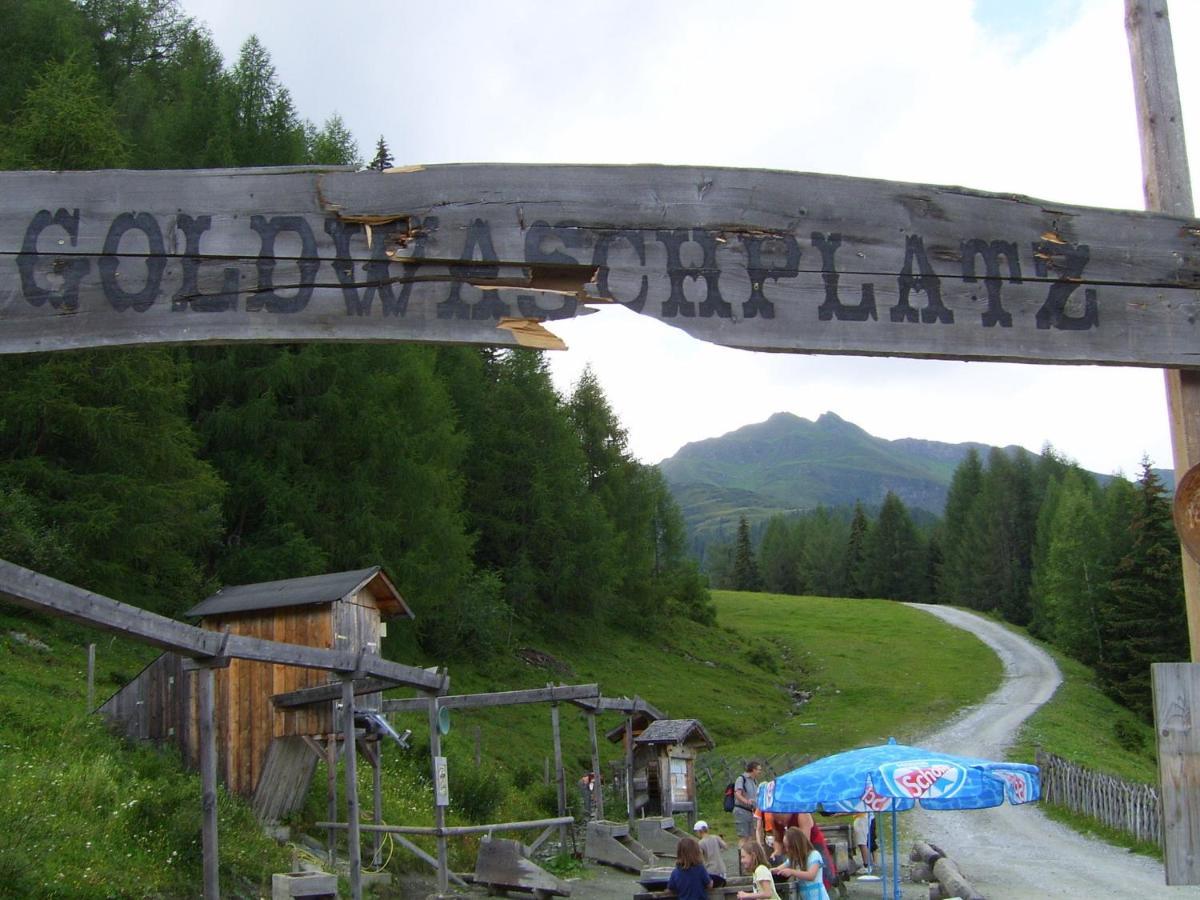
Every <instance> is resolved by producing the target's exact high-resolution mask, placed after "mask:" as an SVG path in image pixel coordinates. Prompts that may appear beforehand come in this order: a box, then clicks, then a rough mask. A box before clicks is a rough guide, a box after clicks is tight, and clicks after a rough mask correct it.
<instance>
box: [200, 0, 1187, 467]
mask: <svg viewBox="0 0 1200 900" xmlns="http://www.w3.org/2000/svg"><path fill="white" fill-rule="evenodd" d="M182 5H183V7H184V9H185V10H187V12H188V13H190V14H191V15H193V16H195V18H196V19H197V20H198V21H200V22H203V23H206V24H207V25H208V27H209V28H210V30H211V32H212V35H213V38H214V40H215V41H216V43H217V45H218V46H219V47H220V48H221V50H222V52H223V53H224V55H225V58H226V61H227V62H228V63H230V64H232V63H233V62H234V61H236V56H237V52H238V49H239V47H240V46H241V44H242V43H243V42H244V41H245V40H246V38H247V37H249V36H250V35H251V34H256V35H258V37H259V38H260V40H262V41H263V43H264V44H265V45H266V47H267V49H268V50H269V51H270V53H271V56H272V59H273V61H274V63H275V66H276V68H277V71H278V74H279V77H280V79H281V80H282V81H283V83H284V84H286V85H287V87H288V88H289V89H290V90H291V92H292V94H293V98H294V100H295V103H296V106H297V108H298V110H299V111H300V113H301V115H303V116H304V117H305V118H308V119H310V120H312V121H314V122H316V123H317V124H321V123H322V122H323V121H324V120H325V119H326V118H327V117H328V116H329V115H330V114H332V113H334V112H337V113H339V114H340V115H341V116H342V117H343V119H344V120H345V121H346V124H347V125H348V126H349V127H350V129H351V130H352V131H353V133H354V134H355V136H356V137H357V138H358V141H359V145H360V149H361V152H362V154H363V156H364V157H365V158H367V159H369V158H370V157H371V155H372V154H373V152H374V146H375V141H376V139H377V138H378V137H379V136H380V135H383V136H384V137H385V138H386V140H387V142H388V145H389V147H390V148H391V150H392V153H393V156H394V158H395V161H396V164H397V165H406V164H421V163H426V164H428V163H446V162H529V163H554V162H559V163H664V164H700V165H707V166H740V167H749V168H773V169H790V170H795V171H808V172H824V173H831V174H839V175H855V176H863V177H871V178H884V179H892V180H897V181H914V182H925V183H931V184H956V185H963V186H966V187H971V188H977V189H981V190H989V191H1001V192H1008V193H1019V194H1026V195H1029V196H1033V197H1039V198H1042V199H1048V200H1055V201H1059V202H1063V203H1074V204H1081V205H1091V206H1107V207H1115V208H1128V209H1141V208H1142V205H1143V199H1142V190H1141V181H1142V176H1141V161H1140V158H1139V153H1138V136H1137V125H1136V120H1135V116H1134V108H1133V91H1132V79H1131V74H1130V63H1129V50H1128V44H1127V40H1126V35H1125V28H1124V11H1123V5H1122V3H1121V2H1120V0H975V2H972V0H914V2H908V3H900V2H892V0H878V2H875V0H857V2H856V0H841V2H839V3H836V4H832V3H816V2H806V0H790V2H750V0H747V2H744V3H737V4H734V3H728V2H725V3H716V2H710V0H682V2H676V0H659V2H654V0H634V2H628V0H612V2H583V0H579V2H571V0H550V2H542V0H491V2H486V0H456V2H453V3H425V4H419V5H418V4H415V3H411V4H409V3H404V2H390V3H383V2H375V0H363V2H358V0H347V2H343V3H338V4H333V3H329V2H318V0H253V2H251V0H182ZM1170 5H1171V17H1172V26H1173V31H1174V39H1175V47H1176V56H1177V64H1178V66H1179V79H1180V83H1181V91H1182V97H1183V108H1184V119H1185V123H1187V124H1188V125H1189V126H1191V129H1190V131H1189V135H1188V136H1189V143H1190V145H1191V146H1192V148H1193V153H1200V150H1197V149H1196V148H1200V131H1198V130H1197V128H1198V127H1200V108H1198V107H1196V106H1194V105H1191V104H1192V103H1194V102H1200V63H1198V62H1196V61H1195V60H1196V59H1197V57H1198V56H1200V54H1198V53H1197V52H1196V51H1197V50H1198V49H1200V3H1197V2H1195V0H1171V4H1170ZM1196 168H1200V163H1194V164H1193V169H1196ZM553 330H554V331H555V332H556V333H557V334H559V335H560V336H561V337H563V338H564V339H565V340H566V342H567V344H568V345H569V346H570V348H571V349H570V350H568V351H567V352H565V353H558V354H552V356H553V361H552V365H553V369H554V373H555V378H556V382H557V384H558V385H559V387H560V389H562V390H563V391H567V390H569V389H570V387H571V385H572V383H573V382H574V380H575V379H576V378H577V377H578V375H579V373H580V372H581V371H582V369H583V367H584V366H585V365H591V366H592V368H593V370H594V371H595V372H596V373H597V375H598V376H599V378H600V380H601V383H602V384H603V385H604V388H605V390H606V392H607V394H608V397H609V399H610V401H611V402H612V404H613V406H614V407H615V408H616V410H617V412H618V414H619V415H620V417H621V419H622V421H623V422H624V424H625V426H626V427H627V429H628V430H629V436H630V443H631V446H632V448H633V450H634V451H635V452H636V453H637V454H638V455H639V456H640V457H641V458H642V459H643V460H645V461H646V462H657V461H659V460H660V459H662V458H664V457H666V456H670V455H671V454H672V453H674V452H675V451H676V450H677V449H679V447H681V446H682V445H683V444H685V443H688V442H689V441H695V440H700V439H703V438H706V437H712V436H715V435H719V434H723V433H725V432H728V431H731V430H733V429H735V428H738V427H740V426H742V425H746V424H749V423H752V422H757V421H761V420H763V419H765V418H766V417H768V416H769V415H771V414H772V413H775V412H780V411H789V412H793V413H795V414H797V415H800V416H804V417H806V418H810V419H812V418H816V417H817V416H819V415H820V414H821V413H823V412H825V411H832V412H835V413H837V414H838V415H839V416H841V417H842V418H844V419H848V420H850V421H852V422H855V423H857V424H858V425H861V426H862V427H863V428H865V429H866V430H868V431H870V432H871V433H872V434H876V435H879V436H881V437H886V438H898V437H921V438H930V439H935V440H943V441H965V440H975V441H983V442H986V443H992V444H1009V443H1016V444H1021V445H1024V446H1026V447H1028V448H1029V449H1031V450H1033V451H1035V452H1036V451H1038V450H1039V449H1040V448H1041V447H1042V446H1043V445H1044V444H1045V443H1047V442H1049V443H1051V444H1053V445H1054V446H1055V447H1056V448H1058V449H1059V450H1060V451H1062V452H1063V453H1065V454H1067V455H1068V456H1070V457H1072V458H1074V459H1076V460H1078V461H1079V462H1080V463H1081V464H1083V465H1084V466H1086V467H1087V468H1090V469H1093V470H1096V471H1101V472H1111V471H1116V470H1122V471H1124V472H1126V473H1127V474H1135V473H1136V471H1137V468H1138V463H1139V460H1140V459H1141V457H1142V456H1143V454H1146V455H1149V457H1150V458H1151V459H1152V460H1153V462H1154V463H1155V464H1156V465H1159V466H1164V467H1169V466H1170V465H1171V452H1170V439H1169V432H1168V425H1167V414H1166V404H1165V399H1164V389H1163V379H1162V374H1161V372H1160V371H1158V370H1153V369H1116V368H1099V367H1076V366H1029V365H1011V364H993V363H953V362H932V361H923V360H922V361H917V360H901V359H868V358H860V357H827V356H800V355H796V356H790V355H778V354H755V353H748V352H744V351H737V350H730V349H725V348H720V347H714V346H710V345H706V344H702V343H700V342H698V341H696V340H694V339H692V338H689V337H687V336H686V335H684V334H683V333H682V332H679V331H677V330H675V329H673V328H670V327H668V326H666V325H662V324H661V323H658V322H656V321H653V320H651V319H648V318H644V317H641V316H637V315H634V314H633V313H629V312H628V311H626V310H624V309H621V308H611V309H604V310H603V311H602V312H601V313H599V314H597V315H592V316H588V317H586V318H585V319H582V320H579V321H574V322H568V323H555V325H554V326H553Z"/></svg>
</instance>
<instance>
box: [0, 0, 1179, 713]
mask: <svg viewBox="0 0 1200 900" xmlns="http://www.w3.org/2000/svg"><path fill="white" fill-rule="evenodd" d="M0 22H3V23H4V27H3V28H0V60H2V63H0V131H2V134H0V168H4V169H54V170H57V169H105V168H128V169H181V168H221V167H244V166H265V165H298V164H328V165H347V164H350V165H360V166H364V165H368V166H371V167H375V168H379V169H384V168H387V167H389V166H390V165H391V164H392V162H393V149H394V144H395V141H396V138H397V136H392V140H393V147H389V143H388V140H387V139H386V136H384V135H378V136H376V135H360V136H355V135H352V134H350V132H349V131H348V129H347V128H346V126H345V124H344V123H343V122H342V120H341V119H340V118H339V117H338V116H337V115H336V113H334V112H332V111H329V113H328V118H326V119H325V121H324V122H323V123H322V124H320V125H318V124H315V123H314V122H311V121H309V120H307V119H305V118H303V117H302V116H301V115H300V114H299V112H298V111H297V109H296V108H295V106H294V104H293V101H292V99H291V97H290V95H289V92H288V89H287V87H286V86H285V85H284V84H282V83H281V81H280V79H279V78H278V76H277V74H276V72H275V70H274V67H273V65H272V62H271V56H270V52H269V50H268V48H266V47H265V46H263V45H262V43H260V42H259V41H258V40H257V39H256V38H254V37H250V38H249V39H248V40H246V42H245V43H244V45H243V46H242V48H241V52H240V55H239V56H238V58H237V59H236V61H234V62H233V63H232V64H227V63H226V62H225V61H224V60H223V59H222V57H221V54H220V53H219V52H218V50H217V49H216V47H215V45H214V43H213V41H212V39H211V37H210V36H209V34H208V33H207V32H206V30H205V27H204V26H203V24H202V23H199V22H197V21H195V20H193V19H191V18H189V17H188V16H187V15H186V14H185V13H184V12H183V11H182V10H181V8H180V7H179V6H178V4H177V3H175V2H172V0H78V2H73V0H0ZM360 140H364V141H366V142H367V143H366V145H367V146H368V147H371V146H373V148H374V152H373V153H371V154H370V155H371V158H370V159H365V158H364V157H363V156H362V155H361V154H360V144H359V141H360ZM0 381H2V383H3V389H0V558H3V559H7V560H10V561H12V562H15V563H18V564H21V565H24V566H28V567H30V568H34V569H37V570H39V571H42V572H45V573H47V574H49V575H52V576H54V577H56V578H60V579H63V580H65V581H69V582H72V583H74V584H78V585H80V586H83V587H86V588H89V589H91V590H94V591H97V592H99V593H102V594H107V595H109V596H113V597H115V598H117V599H120V600H122V601H124V602H129V603H136V604H139V605H141V606H144V607H146V608H149V609H152V610H154V611H156V612H161V613H164V614H168V615H176V614H179V613H180V612H182V611H183V610H184V609H187V608H188V607H190V606H192V605H193V604H195V603H196V602H197V601H198V600H199V599H200V598H202V597H204V596H206V594H208V593H209V592H211V591H212V590H215V589H216V588H217V587H219V586H221V585H225V584H242V583H247V582H254V581H264V580H272V579H280V578H290V577H296V576H301V575H311V574H317V573H321V572H330V571H337V570H344V569H352V568H358V567H364V566H368V565H374V564H381V565H383V566H384V567H385V569H386V570H387V571H388V573H389V574H390V576H391V577H392V578H393V580H394V581H395V582H396V584H397V585H399V586H400V587H401V590H402V591H403V593H404V594H405V596H406V597H407V598H409V600H410V601H411V603H412V605H413V606H414V608H415V609H417V611H418V619H417V622H416V626H417V628H418V639H419V640H420V641H421V642H422V644H423V645H424V646H425V647H426V648H429V649H434V648H436V650H437V652H439V653H441V654H443V655H445V656H446V657H447V658H453V656H454V655H456V654H459V655H461V654H472V655H477V654H486V653H487V652H490V651H493V650H495V649H496V648H498V647H501V646H504V645H505V644H506V643H508V642H511V641H512V640H513V639H514V637H515V636H517V635H520V634H523V633H528V632H537V631H542V632H553V631H554V630H556V629H564V630H565V629H568V628H570V629H572V630H578V628H579V625H580V623H581V622H587V621H597V622H604V623H606V624H609V625H614V626H617V627H624V628H629V629H631V630H636V631H638V632H642V633H645V632H646V631H647V630H648V629H652V628H653V625H654V623H655V621H656V620H661V619H662V618H663V617H667V616H671V615H685V616H688V617H691V618H693V619H696V620H699V621H702V622H705V621H711V620H712V618H713V611H712V606H711V602H710V599H709V596H708V589H707V584H708V579H709V578H710V577H711V580H712V583H713V584H714V586H717V587H733V588H737V589H743V590H766V591H771V592H774V593H782V594H817V595H825V596H842V597H883V598H891V599H895V600H915V601H925V602H939V603H952V604H955V605H963V606H967V607H970V608H972V609H976V610H980V611H984V612H988V613H994V614H995V615H998V616H1000V617H1002V618H1004V619H1005V620H1006V621H1009V622H1011V623H1013V624H1016V625H1021V626H1026V627H1028V628H1029V629H1030V631H1031V632H1032V633H1033V634H1035V635H1036V636H1038V637H1041V638H1043V639H1045V640H1047V641H1050V642H1052V643H1053V644H1055V645H1057V646H1058V647H1060V648H1061V649H1062V650H1064V651H1065V652H1067V653H1069V654H1070V655H1072V656H1074V657H1076V658H1078V659H1079V660H1081V661H1083V662H1085V663H1087V664H1089V665H1092V666H1094V667H1095V668H1096V670H1097V671H1098V673H1099V674H1100V677H1101V679H1102V681H1103V684H1104V686H1105V689H1106V690H1107V691H1108V692H1109V693H1110V694H1111V695H1112V696H1113V697H1115V698H1117V699H1118V700H1120V701H1121V702H1122V703H1125V704H1126V705H1128V706H1129V707H1130V708H1132V709H1134V710H1136V711H1138V712H1139V713H1140V714H1142V715H1143V716H1145V717H1147V718H1149V716H1150V706H1149V668H1148V666H1149V663H1150V662H1152V661H1157V660H1180V659H1186V658H1187V628H1186V620H1185V614H1184V606H1183V599H1182V590H1183V589H1182V580H1181V576H1180V570H1179V559H1178V556H1179V545H1178V542H1177V539H1176V537H1175V534H1174V530H1173V528H1172V524H1171V516H1170V502H1169V496H1168V494H1167V492H1166V490H1165V488H1164V486H1163V485H1162V483H1161V482H1160V481H1159V479H1158V478H1157V476H1156V475H1155V474H1154V472H1153V471H1152V470H1151V468H1150V466H1149V463H1147V464H1146V465H1145V466H1144V468H1143V471H1142V473H1141V475H1140V477H1139V478H1138V480H1137V481H1136V482H1130V481H1128V480H1125V479H1123V478H1120V477H1116V478H1112V479H1111V480H1108V481H1105V482H1104V483H1101V482H1100V481H1099V480H1097V479H1096V478H1095V477H1094V476H1092V475H1090V474H1088V473H1086V472H1084V471H1082V470H1081V469H1080V468H1079V467H1078V466H1075V465H1074V464H1072V463H1071V462H1070V461H1068V460H1064V459H1062V458H1061V457H1059V456H1058V455H1056V454H1055V453H1054V452H1053V451H1051V450H1047V451H1046V452H1044V453H1043V454H1042V455H1040V456H1036V457H1035V456H1032V455H1029V454H1016V455H1015V456H1014V455H1010V454H1006V453H1004V452H1001V451H995V452H993V453H992V454H991V455H989V456H988V457H987V458H986V459H981V458H980V457H979V455H978V454H977V453H975V452H974V451H972V452H971V453H970V454H969V455H968V457H967V459H966V460H965V461H964V462H963V463H962V464H961V465H960V466H959V468H958V470H957V471H956V473H955V476H954V480H953V484H952V486H951V490H950V495H949V500H948V503H947V505H946V509H945V513H944V516H943V517H942V518H941V519H940V520H939V521H934V522H930V521H925V520H921V521H917V520H915V519H914V517H913V516H912V515H910V513H909V511H908V510H907V509H906V508H905V506H904V504H903V503H902V502H901V501H900V500H899V499H898V498H896V497H895V496H894V495H889V496H888V498H887V499H886V500H885V501H884V502H883V504H882V505H881V506H880V507H879V508H878V509H877V510H874V509H871V510H868V509H866V508H864V507H863V506H862V505H859V506H857V507H856V508H854V509H851V510H835V509H817V510H815V511H809V512H807V513H804V514H801V515H796V516H790V517H776V518H774V519H772V520H770V521H769V522H768V523H766V525H765V527H763V528H758V529H751V528H750V527H748V526H747V524H746V523H745V521H743V522H742V527H740V528H739V529H738V534H737V537H736V539H735V540H734V541H733V542H732V543H731V544H729V545H728V546H725V547H720V548H715V549H714V550H713V551H712V552H711V553H710V554H709V558H708V559H707V561H706V568H707V570H708V572H707V575H705V574H702V573H701V572H700V570H699V568H698V567H697V565H696V564H695V563H694V562H693V561H692V560H690V559H689V557H688V554H687V547H688V542H687V538H686V535H685V528H684V522H683V518H682V516H681V514H680V512H679V509H678V507H677V506H676V504H675V502H674V501H673V499H672V497H671V494H670V492H669V490H668V488H667V485H666V482H665V481H664V480H663V478H662V476H661V474H660V473H659V471H658V469H657V468H656V467H653V466H648V465H645V464H643V463H641V462H639V461H637V460H636V459H635V458H634V456H633V454H632V453H631V452H630V450H629V448H628V443H627V436H626V434H625V432H624V430H623V428H622V426H621V424H620V421H619V418H618V416H617V414H616V412H615V411H614V410H613V409H612V408H611V406H610V405H609V403H608V401H607V399H606V397H605V395H604V392H603V390H602V388H601V386H600V384H599V382H598V381H597V379H596V378H595V377H594V376H593V375H592V374H591V373H590V372H585V374H584V375H583V376H582V377H581V379H580V380H579V382H578V383H577V385H576V386H575V388H574V390H573V391H572V393H571V394H570V396H566V397H564V396H560V395H559V394H558V393H557V392H556V391H555V389H554V387H553V385H552V383H551V380H550V377H549V373H548V368H547V364H546V362H545V360H544V359H543V357H542V356H541V355H540V354H539V353H538V352H535V351H509V350H504V351H500V350H490V349H477V348H468V347H462V346H454V347H435V346H419V345H393V346H365V345H353V346H351V345H320V344H303V345H279V346H276V345H249V346H237V347H188V348H149V349H138V350H103V351H99V350H96V351H75V352H66V353H56V354H46V355H38V354H31V355H25V356H7V357H0Z"/></svg>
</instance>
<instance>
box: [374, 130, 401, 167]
mask: <svg viewBox="0 0 1200 900" xmlns="http://www.w3.org/2000/svg"><path fill="white" fill-rule="evenodd" d="M393 165H395V163H394V162H393V161H392V151H391V150H389V149H388V145H387V141H385V140H384V139H383V135H382V134H381V135H380V136H379V140H378V141H376V142H375V158H374V159H372V160H371V164H370V165H369V166H368V168H370V169H375V170H376V171H378V172H382V171H383V170H384V169H390V168H391V167H392V166H393Z"/></svg>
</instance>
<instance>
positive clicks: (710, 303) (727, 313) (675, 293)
mask: <svg viewBox="0 0 1200 900" xmlns="http://www.w3.org/2000/svg"><path fill="white" fill-rule="evenodd" d="M655 236H656V237H657V238H658V240H659V241H660V242H661V243H662V245H663V246H664V247H666V248H667V276H668V277H669V278H670V279H671V296H670V297H669V298H668V299H667V301H666V302H665V303H663V308H662V315H663V318H664V319H671V318H674V317H675V316H677V315H680V316H685V317H690V316H694V315H695V314H696V309H695V304H693V303H690V302H689V301H688V300H686V299H685V298H684V295H683V279H684V278H692V279H698V278H703V279H704V283H705V285H706V286H707V287H708V292H707V293H706V294H705V296H704V300H703V302H702V303H701V304H700V316H701V318H711V317H712V316H714V315H715V316H717V317H719V318H722V319H731V318H733V307H731V306H730V305H729V304H728V303H727V302H726V301H725V300H724V298H722V297H721V288H720V286H719V285H718V282H719V281H720V279H721V270H720V269H719V268H717V241H716V238H715V236H714V235H713V234H712V233H711V232H708V231H704V230H703V229H701V228H691V229H688V228H675V229H672V230H671V231H659V232H656V234H655ZM689 240H690V241H694V242H696V243H697V244H699V245H700V247H701V248H702V249H703V251H704V257H703V259H702V260H701V262H700V265H699V266H685V265H684V264H683V261H682V256H681V253H680V248H681V247H682V246H683V244H684V242H686V241H689Z"/></svg>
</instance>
